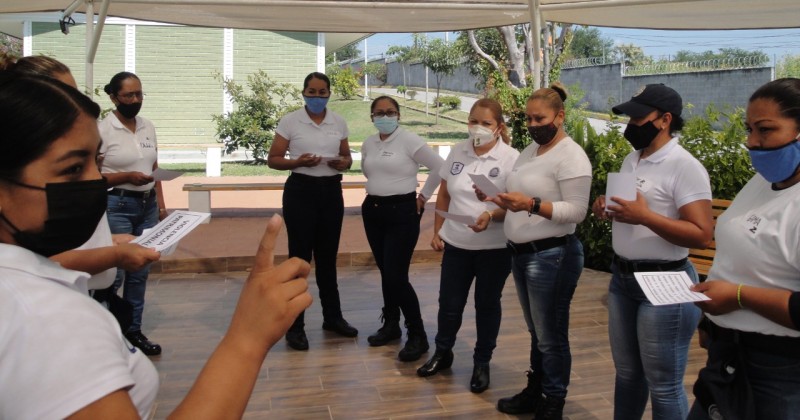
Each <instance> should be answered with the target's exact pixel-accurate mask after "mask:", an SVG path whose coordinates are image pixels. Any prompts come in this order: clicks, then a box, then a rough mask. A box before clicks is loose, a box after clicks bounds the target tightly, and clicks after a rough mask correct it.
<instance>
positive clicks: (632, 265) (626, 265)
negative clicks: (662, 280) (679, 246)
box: [611, 254, 687, 274]
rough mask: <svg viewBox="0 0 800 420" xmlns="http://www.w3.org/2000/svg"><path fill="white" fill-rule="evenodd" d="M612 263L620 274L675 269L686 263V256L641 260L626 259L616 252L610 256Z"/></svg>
mask: <svg viewBox="0 0 800 420" xmlns="http://www.w3.org/2000/svg"><path fill="white" fill-rule="evenodd" d="M611 261H612V262H613V263H614V265H616V266H617V270H619V272H620V273H622V274H633V273H636V272H642V271H675V270H677V269H679V268H681V267H683V266H684V265H686V261H687V260H686V258H683V259H680V260H677V261H663V262H661V261H641V260H628V259H625V258H622V257H620V256H619V255H617V254H614V256H613V257H612V258H611Z"/></svg>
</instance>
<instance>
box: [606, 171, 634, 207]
mask: <svg viewBox="0 0 800 420" xmlns="http://www.w3.org/2000/svg"><path fill="white" fill-rule="evenodd" d="M611 197H619V198H621V199H623V200H626V201H634V200H636V175H634V173H633V172H626V173H619V172H609V173H608V182H607V183H606V207H608V205H609V204H610V205H616V204H618V203H617V202H616V201H612V200H611Z"/></svg>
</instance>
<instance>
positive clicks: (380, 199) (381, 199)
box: [367, 192, 417, 205]
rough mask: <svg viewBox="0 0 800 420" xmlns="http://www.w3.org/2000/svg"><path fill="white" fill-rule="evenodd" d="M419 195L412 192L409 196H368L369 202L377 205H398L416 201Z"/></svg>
mask: <svg viewBox="0 0 800 420" xmlns="http://www.w3.org/2000/svg"><path fill="white" fill-rule="evenodd" d="M416 199H417V193H415V192H410V193H408V194H398V195H371V194H367V201H369V202H371V203H375V204H376V205H377V204H397V203H404V202H407V201H416Z"/></svg>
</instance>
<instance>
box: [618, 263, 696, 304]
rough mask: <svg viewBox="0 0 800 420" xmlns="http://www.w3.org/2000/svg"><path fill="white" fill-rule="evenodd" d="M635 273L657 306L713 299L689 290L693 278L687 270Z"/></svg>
mask: <svg viewBox="0 0 800 420" xmlns="http://www.w3.org/2000/svg"><path fill="white" fill-rule="evenodd" d="M633 275H634V277H636V281H637V282H638V283H639V286H640V287H641V288H642V291H643V292H644V294H645V296H647V299H648V300H649V301H650V303H652V304H653V305H656V306H660V305H671V304H674V303H686V302H699V301H701V300H711V298H709V297H708V296H706V295H704V294H702V293H698V292H693V291H691V290H689V288H690V287H692V280H691V279H690V278H689V275H688V274H686V272H685V271H650V272H641V273H633Z"/></svg>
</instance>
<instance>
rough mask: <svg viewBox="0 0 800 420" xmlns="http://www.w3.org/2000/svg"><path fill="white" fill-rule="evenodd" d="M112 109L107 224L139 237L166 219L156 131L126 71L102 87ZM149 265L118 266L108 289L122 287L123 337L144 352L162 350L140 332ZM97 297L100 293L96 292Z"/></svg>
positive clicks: (105, 152)
mask: <svg viewBox="0 0 800 420" xmlns="http://www.w3.org/2000/svg"><path fill="white" fill-rule="evenodd" d="M105 91H106V93H108V96H109V98H110V99H111V102H113V103H114V105H115V106H116V109H115V110H114V111H113V112H111V113H110V114H109V115H108V116H107V117H106V118H105V119H103V120H102V121H100V123H99V125H98V128H99V130H100V135H101V137H102V139H103V144H102V145H101V147H100V153H101V155H102V157H103V160H102V166H103V167H102V172H103V175H104V176H105V177H106V179H108V185H109V186H110V187H113V188H111V189H110V190H109V191H108V222H109V225H110V226H111V233H113V234H118V233H128V234H132V235H137V236H138V235H141V234H142V231H143V230H144V229H149V228H151V227H153V226H155V225H156V224H157V223H158V221H159V220H160V219H163V218H164V217H166V215H167V213H166V207H165V205H164V196H163V194H162V193H161V183H160V182H154V181H153V177H152V176H151V175H150V174H152V173H153V171H154V170H156V168H158V145H157V143H156V129H155V127H154V126H153V123H151V122H150V121H149V120H147V119H145V118H142V117H140V116H138V114H139V110H140V109H141V108H142V101H143V99H144V94H143V93H142V83H141V81H140V80H139V78H138V77H137V76H136V75H135V74H133V73H128V72H121V73H117V74H116V75H115V76H114V77H112V78H111V81H110V82H109V83H108V84H107V85H106V86H105ZM149 272H150V266H149V265H148V266H146V267H144V268H143V269H140V270H137V271H127V270H121V269H119V270H117V278H116V280H115V281H114V285H113V286H111V287H110V288H109V289H106V292H105V293H106V294H107V293H116V291H117V290H118V289H119V288H120V287H123V284H124V288H123V296H122V297H123V299H125V300H126V301H128V303H130V304H131V305H132V306H133V321H132V323H131V326H130V328H129V329H128V331H126V337H127V338H128V340H130V342H131V343H133V345H135V346H136V347H139V348H140V349H141V350H142V351H143V352H144V353H145V354H147V355H157V354H160V353H161V346H159V345H158V344H156V343H154V342H152V341H150V340H149V339H148V338H147V337H145V335H144V334H142V313H143V311H144V295H145V288H146V286H147V276H148V274H149ZM95 298H96V299H98V300H101V301H102V300H103V299H104V294H103V293H97V292H96V293H95Z"/></svg>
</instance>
